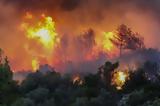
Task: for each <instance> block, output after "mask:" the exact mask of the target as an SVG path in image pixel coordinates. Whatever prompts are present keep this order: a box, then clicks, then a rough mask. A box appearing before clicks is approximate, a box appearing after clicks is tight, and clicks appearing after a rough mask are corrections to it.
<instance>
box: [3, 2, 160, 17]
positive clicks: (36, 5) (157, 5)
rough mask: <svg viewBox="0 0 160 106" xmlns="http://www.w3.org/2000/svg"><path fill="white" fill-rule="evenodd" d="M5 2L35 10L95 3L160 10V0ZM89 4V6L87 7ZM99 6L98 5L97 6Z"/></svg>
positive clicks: (66, 8) (107, 6)
mask: <svg viewBox="0 0 160 106" xmlns="http://www.w3.org/2000/svg"><path fill="white" fill-rule="evenodd" d="M3 1H4V3H9V4H10V3H11V4H15V5H16V6H17V7H18V8H20V9H21V10H25V9H34V10H41V9H44V10H45V9H46V10H50V11H51V10H53V9H56V8H59V9H61V10H64V11H72V10H75V9H77V8H81V7H82V6H86V9H87V8H89V5H93V4H94V5H95V8H97V7H101V8H103V9H107V8H109V7H112V6H114V5H115V6H117V7H114V8H118V7H119V6H121V8H124V9H127V8H126V4H128V5H134V6H135V7H136V8H141V9H142V10H147V9H149V10H151V11H154V12H156V13H157V14H158V12H159V11H160V1H159V0H43V1H42V0H3ZM87 6H88V7H87ZM96 6H97V7H96Z"/></svg>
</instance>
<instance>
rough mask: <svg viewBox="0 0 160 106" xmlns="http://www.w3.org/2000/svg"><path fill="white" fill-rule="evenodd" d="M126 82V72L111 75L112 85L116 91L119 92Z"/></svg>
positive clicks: (116, 72)
mask: <svg viewBox="0 0 160 106" xmlns="http://www.w3.org/2000/svg"><path fill="white" fill-rule="evenodd" d="M127 80H129V73H128V72H127V71H115V72H114V73H113V78H112V85H115V86H116V88H117V90H121V89H122V87H123V85H124V84H125V82H126V81H127Z"/></svg>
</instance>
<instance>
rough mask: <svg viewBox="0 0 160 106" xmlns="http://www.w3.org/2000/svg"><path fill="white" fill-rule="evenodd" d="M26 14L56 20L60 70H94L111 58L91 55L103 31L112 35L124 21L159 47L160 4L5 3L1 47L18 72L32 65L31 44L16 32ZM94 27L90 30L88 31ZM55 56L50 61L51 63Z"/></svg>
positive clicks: (0, 15) (89, 0)
mask: <svg viewBox="0 0 160 106" xmlns="http://www.w3.org/2000/svg"><path fill="white" fill-rule="evenodd" d="M27 11H29V12H32V13H33V14H36V15H37V14H41V13H45V14H46V15H50V16H52V17H53V19H54V21H55V22H56V29H57V32H58V34H59V36H60V37H61V39H62V42H61V45H60V49H58V50H57V52H56V53H55V54H54V55H55V57H56V58H58V60H61V61H60V62H59V61H58V62H57V63H54V65H55V67H56V66H59V67H60V69H61V67H65V70H67V71H75V70H76V71H85V72H86V71H90V70H91V71H93V72H94V71H95V70H96V69H97V68H98V66H99V65H100V64H102V63H103V62H104V61H105V60H106V59H108V58H106V54H104V53H99V54H98V56H97V55H96V56H94V53H93V56H92V55H91V57H90V56H89V57H88V55H87V54H92V51H93V49H94V46H95V39H96V38H99V37H101V36H102V33H103V32H107V31H114V30H115V29H116V27H117V26H118V25H120V24H122V23H123V24H127V25H128V26H129V27H131V28H132V29H133V31H137V32H139V33H140V34H141V35H142V36H143V37H144V42H145V45H146V47H152V48H157V49H159V42H160V39H158V38H159V36H160V35H159V28H160V25H159V24H160V23H159V22H160V21H159V11H160V1H159V0H2V1H1V2H0V22H1V24H0V47H1V48H2V49H3V50H4V51H5V53H6V55H7V56H8V57H9V58H10V61H11V65H12V67H13V69H14V70H22V69H27V68H28V67H29V68H30V67H31V66H30V65H28V64H29V63H30V60H31V57H30V55H29V54H28V53H27V52H26V51H25V44H26V43H27V40H26V38H25V37H24V34H23V33H22V32H21V31H20V30H19V29H18V26H19V25H20V23H21V19H22V17H23V16H24V14H25V12H27ZM90 28H91V29H92V30H89V31H87V30H88V29H90ZM83 31H85V32H84V33H83ZM17 40H18V41H17ZM17 54H18V55H17ZM135 54H137V53H135ZM55 57H51V58H53V59H52V60H55ZM86 57H87V60H86ZM90 58H91V59H90ZM44 61H45V60H44ZM62 63H64V64H62ZM51 65H52V63H51ZM22 66H23V67H22Z"/></svg>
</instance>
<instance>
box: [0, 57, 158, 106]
mask: <svg viewBox="0 0 160 106" xmlns="http://www.w3.org/2000/svg"><path fill="white" fill-rule="evenodd" d="M119 64H120V63H119V62H116V63H111V62H109V61H107V62H106V63H104V65H102V66H101V67H100V68H99V70H98V69H97V73H94V74H93V73H92V74H87V75H79V76H78V77H79V78H77V79H76V80H75V79H74V77H73V75H72V74H65V75H61V74H60V73H58V72H56V71H55V70H54V69H52V70H51V71H46V72H45V73H43V72H41V71H37V72H34V73H30V74H29V75H28V76H27V77H26V78H25V79H24V80H23V81H22V82H21V83H18V82H16V81H14V80H13V78H12V76H13V73H12V71H11V68H10V66H9V62H8V59H7V57H6V58H3V59H2V61H1V63H0V106H160V99H159V97H160V92H159V90H160V74H159V71H160V67H159V63H158V62H152V61H146V62H145V63H144V65H142V66H141V67H139V68H137V69H136V70H132V69H130V70H129V80H127V81H126V83H125V84H124V86H122V89H121V90H117V89H116V86H115V85H112V84H111V81H112V74H113V72H114V71H115V70H116V69H118V67H119Z"/></svg>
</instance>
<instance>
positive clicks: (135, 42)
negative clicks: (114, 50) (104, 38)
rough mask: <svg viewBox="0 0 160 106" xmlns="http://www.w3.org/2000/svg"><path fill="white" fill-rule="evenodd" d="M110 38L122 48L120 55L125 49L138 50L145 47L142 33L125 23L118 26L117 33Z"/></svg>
mask: <svg viewBox="0 0 160 106" xmlns="http://www.w3.org/2000/svg"><path fill="white" fill-rule="evenodd" d="M110 40H111V42H112V43H113V44H114V45H115V46H117V47H118V48H119V49H120V57H121V54H122V50H123V49H130V50H137V49H142V48H144V47H145V46H144V42H143V38H141V37H140V34H139V33H135V32H133V31H132V30H131V29H130V28H128V27H127V26H126V25H124V24H122V25H120V26H119V27H118V28H117V34H116V35H115V36H114V38H111V39H110Z"/></svg>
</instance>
